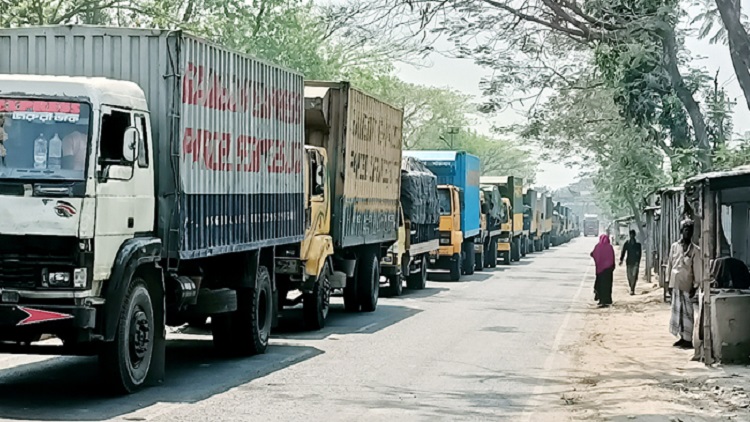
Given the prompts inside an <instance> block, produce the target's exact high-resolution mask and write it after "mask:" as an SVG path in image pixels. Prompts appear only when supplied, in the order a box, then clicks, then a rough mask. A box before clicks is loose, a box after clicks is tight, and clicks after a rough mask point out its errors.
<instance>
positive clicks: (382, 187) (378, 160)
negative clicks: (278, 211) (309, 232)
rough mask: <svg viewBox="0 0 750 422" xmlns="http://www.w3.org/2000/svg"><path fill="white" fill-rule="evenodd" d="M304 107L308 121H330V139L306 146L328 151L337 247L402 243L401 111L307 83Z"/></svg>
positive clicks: (337, 86) (340, 88)
mask: <svg viewBox="0 0 750 422" xmlns="http://www.w3.org/2000/svg"><path fill="white" fill-rule="evenodd" d="M305 102H306V103H307V104H306V106H305V108H306V110H307V113H305V118H306V119H311V120H312V119H322V121H323V122H329V123H328V124H329V130H330V133H329V134H328V136H327V137H322V138H318V137H317V136H316V137H315V139H313V138H312V137H311V136H308V139H307V141H306V142H307V143H308V144H309V145H314V146H318V147H323V148H325V149H326V151H327V152H328V160H329V167H330V174H331V184H332V186H331V193H332V198H333V216H332V220H331V224H332V227H331V231H332V236H333V242H334V245H335V246H336V247H338V248H348V247H356V246H361V245H369V244H383V243H388V242H394V241H395V240H396V239H398V215H399V197H400V195H401V190H400V179H401V134H402V130H403V111H401V110H400V109H398V108H396V107H393V106H391V105H389V104H386V103H384V102H382V101H380V100H378V99H376V98H374V97H372V96H369V95H367V94H365V93H364V92H362V91H359V90H357V89H354V88H352V87H351V86H350V85H349V83H347V82H314V81H308V82H306V83H305ZM313 123H314V122H311V124H313ZM314 124H320V122H317V123H314ZM323 139H327V142H325V141H323ZM324 142H325V143H326V145H323V143H324Z"/></svg>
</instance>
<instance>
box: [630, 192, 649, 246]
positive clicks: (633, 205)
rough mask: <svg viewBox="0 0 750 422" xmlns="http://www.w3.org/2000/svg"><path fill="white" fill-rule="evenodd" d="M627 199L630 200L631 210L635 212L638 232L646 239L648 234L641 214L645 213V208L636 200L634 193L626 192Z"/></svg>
mask: <svg viewBox="0 0 750 422" xmlns="http://www.w3.org/2000/svg"><path fill="white" fill-rule="evenodd" d="M625 199H626V200H627V201H628V205H629V206H630V210H631V211H632V212H633V219H634V220H635V224H636V226H638V234H639V235H640V236H641V239H646V235H647V234H646V230H645V228H644V227H643V218H642V214H641V213H643V210H642V209H641V208H640V207H639V206H638V204H637V203H636V202H635V199H634V198H633V194H632V193H626V194H625Z"/></svg>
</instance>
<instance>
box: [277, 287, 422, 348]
mask: <svg viewBox="0 0 750 422" xmlns="http://www.w3.org/2000/svg"><path fill="white" fill-rule="evenodd" d="M425 290H426V289H425ZM435 290H437V289H435ZM394 300H398V299H394ZM420 312H422V310H420V309H414V308H409V307H406V306H395V305H390V304H378V309H377V311H376V312H357V313H354V312H346V311H345V310H344V305H343V304H341V303H333V304H331V309H330V311H329V313H328V319H327V320H326V326H325V328H323V329H322V330H319V331H306V330H305V329H304V327H303V320H302V310H301V309H298V308H295V309H289V310H286V311H284V318H282V319H281V320H280V321H279V327H278V328H277V329H276V331H275V332H274V334H273V338H278V339H290V340H323V339H325V338H327V337H329V336H331V335H342V334H373V333H376V332H378V331H380V330H382V329H384V328H387V327H390V326H391V325H394V324H397V323H399V322H401V321H403V320H405V319H407V318H411V317H412V316H414V315H416V314H418V313H420Z"/></svg>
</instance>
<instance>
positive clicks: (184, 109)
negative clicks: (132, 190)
mask: <svg viewBox="0 0 750 422" xmlns="http://www.w3.org/2000/svg"><path fill="white" fill-rule="evenodd" d="M0 73H6V74H38V75H59V76H85V77H103V78H110V79H118V80H125V81H132V82H135V83H136V84H138V85H139V86H140V87H141V88H142V89H143V91H144V92H145V94H146V100H147V102H148V106H149V109H150V110H149V111H150V117H151V123H152V124H151V126H152V132H151V136H153V139H154V146H155V147H154V148H155V151H154V155H155V163H153V165H154V166H155V170H156V175H157V180H156V192H157V221H156V224H155V227H156V229H157V234H158V236H159V237H160V238H161V239H162V241H163V243H164V248H165V253H167V254H168V255H169V257H172V258H180V259H190V258H199V257H207V256H212V255H217V254H222V253H230V252H241V251H245V250H252V249H257V248H259V247H263V246H272V245H277V244H284V243H291V242H297V241H300V240H301V239H302V236H303V234H304V231H303V230H304V228H303V222H304V212H303V206H304V203H303V178H302V158H303V147H304V126H303V112H304V109H303V101H302V97H303V89H304V85H303V83H304V81H303V77H302V75H300V74H298V73H294V72H291V71H289V70H285V69H283V68H280V67H277V66H274V65H271V64H268V63H265V62H262V61H259V60H256V59H253V58H251V57H248V56H245V55H242V54H239V53H236V52H233V51H230V50H226V49H224V48H221V47H219V46H216V45H214V44H211V43H208V42H206V41H204V40H201V39H199V38H196V37H194V36H191V35H188V34H186V33H184V32H181V31H163V30H152V29H131V28H102V27H87V26H54V27H34V28H14V29H2V30H0Z"/></svg>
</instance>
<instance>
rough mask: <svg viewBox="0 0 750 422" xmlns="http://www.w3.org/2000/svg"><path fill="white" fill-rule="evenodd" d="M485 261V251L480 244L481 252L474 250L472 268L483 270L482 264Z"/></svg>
mask: <svg viewBox="0 0 750 422" xmlns="http://www.w3.org/2000/svg"><path fill="white" fill-rule="evenodd" d="M486 263H487V258H486V253H485V251H484V245H482V252H480V253H476V252H474V270H475V271H484V266H485V264H486Z"/></svg>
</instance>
